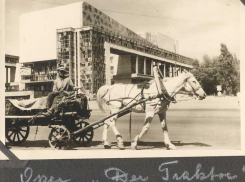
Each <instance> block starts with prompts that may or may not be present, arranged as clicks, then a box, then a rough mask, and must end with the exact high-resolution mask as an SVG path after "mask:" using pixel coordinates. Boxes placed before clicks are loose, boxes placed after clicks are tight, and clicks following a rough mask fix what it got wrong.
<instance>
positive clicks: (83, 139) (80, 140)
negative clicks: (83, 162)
mask: <svg viewBox="0 0 245 182" xmlns="http://www.w3.org/2000/svg"><path fill="white" fill-rule="evenodd" d="M88 125H89V123H87V122H85V121H80V122H78V123H76V125H75V127H76V129H75V130H78V129H82V128H84V127H86V126H88ZM93 136H94V131H93V128H91V129H88V130H86V131H84V132H82V133H79V134H77V135H76V137H75V136H74V137H73V138H72V139H73V142H74V143H76V144H77V145H80V146H85V145H88V144H89V143H90V142H91V141H92V139H93Z"/></svg>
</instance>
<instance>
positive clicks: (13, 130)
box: [5, 126, 30, 145]
mask: <svg viewBox="0 0 245 182" xmlns="http://www.w3.org/2000/svg"><path fill="white" fill-rule="evenodd" d="M29 133H30V127H29V126H14V127H9V128H7V129H6V133H5V136H6V138H7V140H8V141H9V142H10V143H12V144H15V145H19V144H21V143H23V142H24V141H26V139H27V137H28V135H29Z"/></svg>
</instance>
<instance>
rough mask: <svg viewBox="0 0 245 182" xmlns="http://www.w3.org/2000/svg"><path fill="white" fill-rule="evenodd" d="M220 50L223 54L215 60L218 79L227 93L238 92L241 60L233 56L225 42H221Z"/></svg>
mask: <svg viewBox="0 0 245 182" xmlns="http://www.w3.org/2000/svg"><path fill="white" fill-rule="evenodd" d="M220 51H221V54H220V56H219V58H218V60H217V61H215V66H216V68H217V71H218V74H219V75H218V81H219V82H220V84H221V85H222V89H223V90H225V91H226V93H227V94H236V93H237V92H238V91H239V90H240V71H239V70H240V61H239V60H237V58H236V56H234V57H233V56H232V54H231V53H230V52H229V51H228V48H227V47H226V45H225V44H221V49H220Z"/></svg>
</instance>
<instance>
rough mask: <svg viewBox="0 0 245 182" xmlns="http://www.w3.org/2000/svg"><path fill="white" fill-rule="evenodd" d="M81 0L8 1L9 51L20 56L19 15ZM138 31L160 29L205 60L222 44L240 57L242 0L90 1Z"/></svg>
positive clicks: (187, 53) (181, 47)
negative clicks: (206, 56) (205, 56)
mask: <svg viewBox="0 0 245 182" xmlns="http://www.w3.org/2000/svg"><path fill="white" fill-rule="evenodd" d="M75 2H80V0H7V1H5V53H6V54H11V55H18V56H19V50H20V48H19V16H20V15H21V14H22V13H27V12H33V11H38V10H42V9H47V8H52V7H57V6H61V5H65V4H70V3H75ZM86 2H88V3H89V4H91V5H92V6H94V7H96V8H97V9H100V10H101V11H102V12H104V13H105V14H107V15H109V16H110V17H112V18H113V19H115V20H117V21H118V22H119V23H121V24H123V25H124V26H126V27H128V28H129V29H131V30H133V31H134V32H136V33H137V32H144V31H151V32H159V33H162V34H164V35H167V36H169V37H172V38H174V39H175V40H177V41H178V43H179V54H181V55H183V56H186V57H190V58H194V59H198V60H199V61H202V58H203V55H205V54H207V55H209V56H210V57H211V58H212V57H215V56H219V54H220V44H221V43H224V44H226V45H227V47H228V50H229V51H230V52H231V53H232V54H236V56H237V57H238V58H240V41H239V40H240V10H241V8H240V6H243V5H242V3H241V2H240V1H239V0H171V1H169V0H86Z"/></svg>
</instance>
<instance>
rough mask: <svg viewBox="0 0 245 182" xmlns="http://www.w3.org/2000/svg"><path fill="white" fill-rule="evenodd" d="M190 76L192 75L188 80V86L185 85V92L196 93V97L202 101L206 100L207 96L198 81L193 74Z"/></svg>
mask: <svg viewBox="0 0 245 182" xmlns="http://www.w3.org/2000/svg"><path fill="white" fill-rule="evenodd" d="M188 74H190V77H188V78H187V79H186V84H185V85H184V89H185V91H187V92H192V93H194V95H195V96H197V97H198V98H199V99H200V100H202V99H205V97H206V96H207V95H206V93H205V92H204V90H203V89H202V87H201V85H200V84H199V82H198V81H197V79H196V78H195V77H194V75H193V74H191V73H189V72H188Z"/></svg>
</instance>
